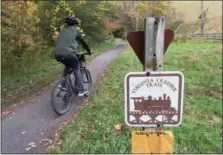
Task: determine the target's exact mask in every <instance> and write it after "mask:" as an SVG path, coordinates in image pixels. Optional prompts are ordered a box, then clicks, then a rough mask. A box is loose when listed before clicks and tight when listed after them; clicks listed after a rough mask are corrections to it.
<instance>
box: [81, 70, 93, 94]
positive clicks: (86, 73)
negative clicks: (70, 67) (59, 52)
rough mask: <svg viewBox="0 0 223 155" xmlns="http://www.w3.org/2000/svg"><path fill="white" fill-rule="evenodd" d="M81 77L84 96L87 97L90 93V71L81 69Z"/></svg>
mask: <svg viewBox="0 0 223 155" xmlns="http://www.w3.org/2000/svg"><path fill="white" fill-rule="evenodd" d="M82 77H83V82H84V89H86V90H87V94H86V96H89V95H90V94H91V91H92V77H91V73H90V71H89V70H88V69H86V68H85V69H83V70H82Z"/></svg>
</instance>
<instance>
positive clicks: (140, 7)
mask: <svg viewBox="0 0 223 155" xmlns="http://www.w3.org/2000/svg"><path fill="white" fill-rule="evenodd" d="M135 8H136V9H137V10H138V11H140V12H145V11H148V10H149V6H148V5H146V4H145V3H143V2H139V3H138V5H136V7H135Z"/></svg>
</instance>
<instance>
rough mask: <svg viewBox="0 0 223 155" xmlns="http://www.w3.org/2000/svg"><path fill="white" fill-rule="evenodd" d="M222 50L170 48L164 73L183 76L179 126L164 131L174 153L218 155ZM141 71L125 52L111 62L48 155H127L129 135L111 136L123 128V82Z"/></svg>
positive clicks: (128, 130) (185, 46)
mask: <svg viewBox="0 0 223 155" xmlns="http://www.w3.org/2000/svg"><path fill="white" fill-rule="evenodd" d="M221 50H222V49H221V44H214V43H199V44H197V43H184V44H172V45H171V46H170V47H169V49H168V52H167V54H166V56H165V62H164V66H165V70H173V71H174V70H178V71H181V72H183V73H184V75H185V96H184V120H183V123H182V124H181V125H180V126H179V127H175V128H165V129H166V130H170V131H172V132H173V134H174V136H175V137H174V141H175V142H174V153H221V152H222V95H221V94H222V89H221V87H222V73H221V72H222V53H221ZM141 69H142V66H141V64H140V63H139V61H138V59H137V58H136V56H135V54H134V53H133V52H132V50H131V49H130V48H129V49H128V50H127V51H126V52H123V53H122V54H121V55H120V57H119V58H118V59H116V60H115V61H113V63H112V64H111V66H110V68H109V71H108V72H107V74H106V76H105V78H104V79H103V80H102V81H100V82H99V86H98V87H97V88H96V90H95V91H94V95H93V96H92V97H90V98H89V104H88V105H87V107H85V108H84V109H83V110H80V111H79V112H78V114H77V115H78V117H77V118H76V119H75V120H73V121H72V122H71V123H70V124H69V125H68V126H67V127H65V128H64V129H63V131H62V137H61V140H62V143H61V145H60V146H57V147H55V148H53V149H52V150H51V151H50V152H51V153H131V130H137V129H136V128H134V129H132V128H129V127H128V128H126V129H125V130H124V131H121V132H120V131H116V130H115V128H114V126H115V125H116V124H120V123H124V94H123V93H124V88H123V87H124V86H123V85H124V83H123V82H124V76H125V74H126V73H128V72H130V71H141Z"/></svg>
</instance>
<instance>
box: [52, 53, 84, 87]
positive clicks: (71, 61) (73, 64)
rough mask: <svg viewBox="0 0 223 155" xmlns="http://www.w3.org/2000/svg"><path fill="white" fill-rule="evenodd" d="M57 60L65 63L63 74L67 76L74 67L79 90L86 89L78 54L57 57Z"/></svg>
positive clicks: (76, 84)
mask: <svg viewBox="0 0 223 155" xmlns="http://www.w3.org/2000/svg"><path fill="white" fill-rule="evenodd" d="M56 60H57V61H59V62H61V63H63V64H64V66H65V68H64V72H63V75H62V76H66V75H67V74H69V72H70V69H71V68H72V69H73V70H74V78H75V86H76V89H77V90H78V91H82V90H84V85H83V78H82V76H81V70H80V62H79V61H78V58H77V56H73V57H68V58H64V57H56Z"/></svg>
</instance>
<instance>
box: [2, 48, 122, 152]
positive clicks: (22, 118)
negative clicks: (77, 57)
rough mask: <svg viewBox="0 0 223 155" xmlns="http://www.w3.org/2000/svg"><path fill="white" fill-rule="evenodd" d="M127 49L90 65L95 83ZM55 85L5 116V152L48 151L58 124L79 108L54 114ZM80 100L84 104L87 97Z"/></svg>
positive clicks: (3, 125)
mask: <svg viewBox="0 0 223 155" xmlns="http://www.w3.org/2000/svg"><path fill="white" fill-rule="evenodd" d="M124 48H125V45H124V44H119V45H117V46H116V47H115V48H113V49H111V50H108V51H107V52H105V53H103V54H101V55H99V56H98V57H96V58H95V59H94V60H93V61H92V62H91V63H89V64H88V66H87V67H88V69H89V70H90V71H91V74H92V79H93V84H94V85H95V84H96V80H97V78H98V77H99V76H100V75H101V74H102V73H103V72H104V71H105V70H106V69H107V67H108V65H109V63H110V62H111V61H112V60H113V59H114V58H116V57H117V56H118V54H119V53H120V52H122V51H123V50H124ZM52 85H53V84H52ZM52 85H51V86H50V87H49V88H47V89H46V90H44V91H43V92H41V93H40V95H39V96H38V97H37V98H36V99H34V100H33V101H32V102H31V103H29V104H25V105H24V106H23V107H21V108H19V109H18V110H16V111H15V112H14V113H13V114H10V115H8V116H7V117H6V118H4V119H2V146H1V148H2V153H26V152H29V153H44V148H45V147H44V146H46V145H49V144H50V143H52V140H51V138H52V137H54V135H55V129H56V128H57V127H58V125H59V124H61V123H62V122H64V121H66V120H68V119H69V118H70V117H71V116H72V115H73V113H74V112H75V109H76V107H77V106H75V104H73V106H72V108H71V110H70V111H69V112H68V113H67V114H65V115H63V116H60V117H59V116H57V115H56V114H55V113H54V111H53V110H52V107H51V104H50V91H51V88H52ZM78 102H79V103H78V105H80V104H81V103H83V100H79V101H78Z"/></svg>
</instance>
